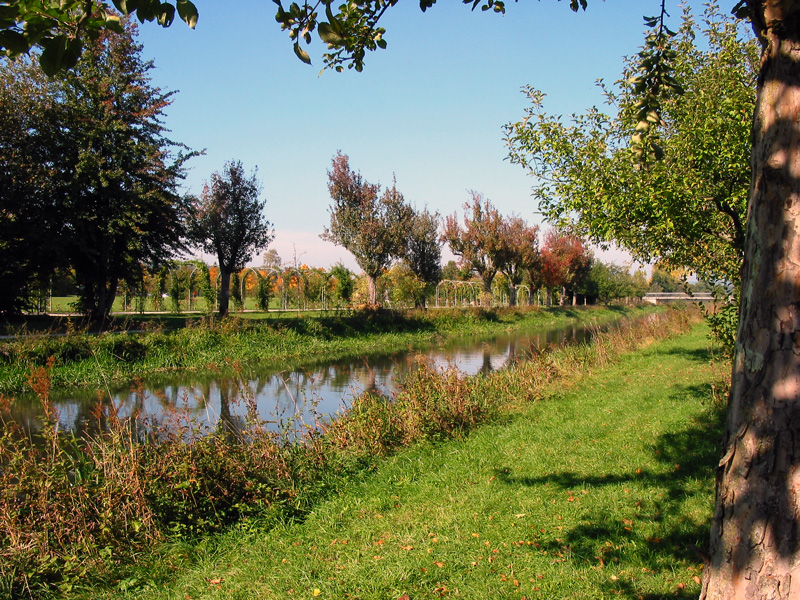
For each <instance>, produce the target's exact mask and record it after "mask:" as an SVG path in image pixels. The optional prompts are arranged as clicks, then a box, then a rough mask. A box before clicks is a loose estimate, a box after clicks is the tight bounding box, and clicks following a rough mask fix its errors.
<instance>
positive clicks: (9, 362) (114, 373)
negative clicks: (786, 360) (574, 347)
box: [0, 306, 662, 395]
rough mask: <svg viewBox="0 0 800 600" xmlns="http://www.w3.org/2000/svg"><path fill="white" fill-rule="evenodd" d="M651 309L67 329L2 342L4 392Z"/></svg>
mask: <svg viewBox="0 0 800 600" xmlns="http://www.w3.org/2000/svg"><path fill="white" fill-rule="evenodd" d="M654 310H662V309H655V308H653V307H633V306H631V307H622V306H617V307H611V308H609V307H575V308H573V307H564V308H550V309H542V310H539V309H523V308H521V309H514V310H509V309H497V310H481V309H470V310H456V309H452V310H451V309H447V310H435V311H434V310H431V311H416V312H407V313H398V312H392V311H380V310H379V311H355V312H347V313H332V314H318V315H313V316H311V315H305V316H299V317H298V316H292V315H287V314H280V315H277V314H274V313H262V314H260V315H257V314H253V315H248V318H239V317H232V318H228V319H224V320H217V319H201V318H198V319H194V320H193V319H188V318H185V317H182V318H181V319H180V321H178V320H176V319H175V318H173V319H171V320H166V321H162V320H140V321H132V322H128V323H121V324H119V327H118V328H117V329H115V330H112V331H105V332H102V333H99V334H98V333H89V332H88V331H84V330H76V329H74V328H71V327H68V326H64V330H63V331H59V334H58V335H51V334H48V333H36V334H20V335H18V336H17V337H16V338H15V339H10V340H5V341H2V342H0V393H2V394H6V395H9V394H17V393H20V392H22V391H26V390H29V389H30V388H29V385H28V376H29V375H30V373H31V371H32V370H33V369H36V368H43V367H48V368H49V373H50V379H51V385H52V386H53V387H80V388H90V389H107V388H108V387H109V386H111V387H114V386H120V385H127V384H129V383H131V382H133V381H134V380H136V379H138V378H142V377H146V376H149V375H154V374H159V373H171V372H180V371H200V370H214V371H220V372H226V371H227V372H229V373H230V374H231V375H234V374H236V373H237V372H238V373H239V374H241V373H242V371H243V370H244V371H246V370H247V368H248V366H249V365H253V364H256V363H259V364H261V365H275V366H277V367H279V368H286V367H287V366H289V365H294V366H296V365H297V364H303V363H304V362H305V363H308V362H310V361H314V360H323V359H328V358H342V357H350V356H361V355H366V354H370V353H374V352H390V351H392V350H396V349H403V348H419V347H421V346H424V345H428V344H431V343H433V342H436V341H437V340H445V339H448V338H452V337H457V336H460V335H462V336H463V335H487V334H490V333H493V332H500V331H507V330H515V329H534V328H538V327H557V326H560V325H564V326H566V325H570V324H573V323H593V322H594V323H604V322H608V321H611V320H613V319H618V318H621V317H626V316H635V315H644V314H650V313H651V312H653V311H654ZM167 327H169V329H168V328H167ZM131 329H134V330H135V331H131Z"/></svg>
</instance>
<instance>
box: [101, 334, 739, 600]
mask: <svg viewBox="0 0 800 600" xmlns="http://www.w3.org/2000/svg"><path fill="white" fill-rule="evenodd" d="M705 336H706V331H705V329H704V328H703V327H699V328H695V330H694V331H693V332H692V333H690V334H688V335H684V336H682V337H680V338H677V339H674V340H670V341H666V342H662V343H659V344H654V345H652V346H650V347H649V348H648V349H645V350H643V351H640V352H637V353H635V354H632V355H628V356H626V357H624V358H623V359H622V360H621V362H619V363H618V364H616V365H614V366H612V367H610V368H607V369H605V370H603V371H602V372H600V373H598V374H595V375H593V376H590V377H587V378H585V379H584V380H583V381H581V382H579V383H577V384H575V385H573V386H572V389H567V390H563V389H562V390H561V391H560V392H557V393H556V394H554V395H553V396H551V397H548V398H547V399H545V400H544V401H541V402H538V403H536V404H533V405H530V406H527V407H524V408H522V409H520V411H519V412H518V413H516V414H514V415H512V416H511V417H509V419H508V420H507V421H506V422H504V423H498V424H495V425H491V426H487V427H484V428H482V429H481V430H479V431H477V432H475V433H474V434H472V435H471V436H469V437H468V438H467V439H465V440H460V441H452V442H447V443H442V444H438V445H430V444H428V445H422V446H420V447H417V448H414V449H411V450H408V451H405V452H402V453H400V454H398V455H396V456H394V457H392V458H390V459H387V460H386V461H385V462H384V463H383V464H382V465H380V466H379V468H378V470H377V473H375V474H374V475H372V476H369V477H367V478H366V479H365V480H364V481H363V482H361V483H359V484H354V485H353V487H351V489H349V490H348V491H347V492H345V493H344V494H342V495H340V496H338V497H336V498H334V499H333V500H331V501H329V502H326V503H324V504H323V505H321V506H320V507H319V508H318V509H317V510H316V511H315V512H314V513H313V514H312V515H311V516H310V517H309V518H308V519H307V520H306V521H305V522H304V523H302V524H295V525H288V526H286V527H283V528H278V529H276V530H273V531H271V532H266V533H265V532H263V531H258V530H248V529H246V528H244V527H243V528H240V529H239V530H236V531H233V532H231V533H229V534H227V535H225V536H223V537H222V538H219V539H217V540H214V541H209V542H207V544H206V545H204V546H201V547H199V548H194V549H193V550H191V551H189V550H186V549H184V548H180V547H177V546H176V547H173V549H172V551H171V552H167V553H166V554H165V556H164V557H163V561H162V563H161V569H163V572H162V575H163V574H164V573H165V572H169V571H170V570H174V571H175V581H174V583H173V584H172V585H171V586H169V587H167V588H160V586H158V587H159V588H160V589H154V588H153V587H150V588H149V589H147V588H148V586H147V585H145V588H144V589H143V588H142V587H141V582H139V585H135V586H134V587H135V588H136V590H135V591H134V592H133V593H134V594H135V595H140V597H148V598H181V599H183V598H314V597H318V598H337V599H338V598H362V599H367V598H374V599H400V598H404V597H405V595H407V596H408V598H410V599H411V600H418V599H422V598H440V597H458V598H474V599H481V598H495V597H497V598H516V599H521V598H546V599H552V598H620V597H621V598H632V599H639V598H641V599H647V600H655V599H656V598H665V597H670V598H672V597H678V598H693V597H696V595H697V593H698V589H699V587H698V585H697V583H696V582H695V581H694V578H696V577H699V575H700V570H701V562H702V561H701V559H700V557H699V555H698V553H697V551H696V550H695V547H698V548H704V547H705V544H706V540H707V537H708V531H707V530H708V527H707V523H708V521H709V518H710V513H711V507H712V499H713V467H714V464H715V461H716V459H717V441H718V439H719V432H720V423H719V414H718V413H719V410H715V409H714V408H713V407H712V404H713V403H712V402H711V395H712V394H711V390H712V384H713V382H715V381H716V380H717V379H718V378H719V377H720V376H724V373H723V372H721V371H720V368H719V367H712V366H710V364H709V360H710V356H709V354H708V352H707V351H706V347H707V338H706V337H705ZM189 553H191V555H192V558H191V559H189V558H188V554H189ZM139 578H140V579H142V580H145V579H147V578H148V576H147V575H146V574H140V575H139ZM128 583H131V584H133V583H134V581H133V580H130V581H129V582H128ZM91 595H92V596H93V597H99V596H102V595H103V594H102V593H101V592H99V591H98V590H94V591H93V592H92V593H91ZM119 595H120V590H119V589H117V590H115V591H113V592H106V596H107V597H119Z"/></svg>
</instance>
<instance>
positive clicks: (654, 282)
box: [650, 265, 681, 292]
mask: <svg viewBox="0 0 800 600" xmlns="http://www.w3.org/2000/svg"><path fill="white" fill-rule="evenodd" d="M650 291H651V292H679V291H681V280H680V278H679V277H676V276H675V275H674V274H673V273H672V272H671V271H670V270H669V269H665V268H664V267H663V266H661V265H655V266H654V267H653V274H652V275H651V276H650Z"/></svg>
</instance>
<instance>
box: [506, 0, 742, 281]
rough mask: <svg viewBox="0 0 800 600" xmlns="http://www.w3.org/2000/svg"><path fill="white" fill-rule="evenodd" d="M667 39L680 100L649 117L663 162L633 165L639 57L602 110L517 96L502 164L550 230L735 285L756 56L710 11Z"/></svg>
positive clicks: (735, 28) (531, 94) (731, 25)
mask: <svg viewBox="0 0 800 600" xmlns="http://www.w3.org/2000/svg"><path fill="white" fill-rule="evenodd" d="M696 38H699V39H702V40H704V43H707V46H708V48H707V49H706V48H704V43H701V42H700V41H699V39H696ZM675 43H676V49H677V52H676V54H675V56H676V58H675V61H674V69H675V73H674V77H675V79H676V80H677V81H680V83H681V85H682V87H683V88H684V93H683V94H681V95H673V96H671V97H668V98H666V99H663V100H662V104H661V107H660V108H661V113H660V114H656V113H653V114H651V115H650V116H649V117H648V118H649V119H651V121H652V126H653V128H654V129H657V130H658V131H657V135H658V142H659V145H660V146H661V147H662V148H663V151H664V158H663V160H658V161H652V160H644V161H643V160H641V159H640V154H641V152H640V148H639V147H638V146H637V143H636V140H637V138H636V136H638V135H640V134H641V133H642V129H643V126H642V124H641V120H640V116H641V115H640V108H641V107H640V91H639V89H638V86H639V81H638V79H637V77H638V75H637V73H638V69H639V68H640V65H639V58H636V59H629V60H627V61H626V63H625V66H624V69H623V73H622V78H621V80H620V81H619V82H617V83H618V89H616V91H615V90H612V89H610V88H608V87H605V88H604V89H605V92H606V97H607V101H608V105H609V107H610V109H611V112H610V114H606V113H604V112H602V111H601V110H599V109H597V108H591V109H589V110H588V111H587V112H586V113H584V114H582V115H572V116H571V117H569V118H568V119H564V118H563V117H561V116H553V115H550V114H548V113H547V112H545V109H544V94H542V93H541V92H539V91H537V90H535V89H534V88H532V87H528V88H526V90H525V93H526V94H527V96H528V98H529V100H530V102H531V106H530V108H528V109H527V110H526V114H525V117H524V118H523V119H522V120H521V121H519V122H517V123H512V124H509V125H507V126H506V128H505V131H506V139H507V143H508V147H509V156H510V159H511V161H512V162H514V163H517V164H520V165H522V166H523V167H525V168H526V169H528V171H529V172H530V173H531V175H533V177H534V179H535V183H534V186H533V196H534V198H536V200H538V203H539V206H540V209H541V210H542V212H543V213H544V214H545V217H546V218H547V219H548V220H550V221H551V222H552V223H554V224H556V225H558V226H562V227H569V228H570V229H571V230H572V231H575V232H576V233H578V234H579V235H581V236H583V237H587V238H588V239H590V240H591V241H593V242H595V243H600V244H604V243H609V242H614V243H616V244H618V245H619V246H621V247H623V248H625V249H626V250H628V251H629V252H630V253H631V254H632V255H633V257H634V258H636V259H637V260H640V261H652V260H659V261H662V262H664V263H665V264H666V265H669V266H673V267H678V266H683V267H686V268H688V269H690V270H692V271H694V272H695V273H697V274H698V275H699V276H700V277H702V278H703V279H709V280H726V281H731V282H735V281H737V280H738V277H739V269H740V266H741V262H742V257H743V247H744V214H745V207H746V202H747V194H748V186H749V181H750V169H749V157H750V128H751V121H752V114H753V108H754V103H755V91H754V90H755V79H756V73H757V64H758V48H757V45H756V43H755V41H754V40H752V39H751V37H749V36H748V35H747V34H746V32H744V31H743V29H742V28H741V27H740V26H739V25H737V23H736V22H735V21H733V19H731V18H726V17H724V16H722V15H721V14H719V13H718V12H717V11H716V9H715V7H714V6H713V5H712V6H710V7H709V8H708V9H707V11H706V13H705V17H704V19H703V27H702V28H700V27H698V26H697V25H696V24H695V22H694V20H693V18H692V16H691V14H690V13H689V12H688V9H687V11H686V12H684V14H683V23H682V26H681V28H680V30H679V31H678V32H677V36H676V38H675ZM638 139H641V138H638Z"/></svg>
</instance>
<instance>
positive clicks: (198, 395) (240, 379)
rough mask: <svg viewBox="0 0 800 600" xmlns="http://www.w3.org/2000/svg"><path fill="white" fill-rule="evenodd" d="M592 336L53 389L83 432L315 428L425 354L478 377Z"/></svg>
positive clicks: (30, 417) (18, 413) (64, 416)
mask: <svg viewBox="0 0 800 600" xmlns="http://www.w3.org/2000/svg"><path fill="white" fill-rule="evenodd" d="M590 335H591V332H590V331H589V329H587V328H585V327H578V326H573V327H568V328H562V329H550V330H542V331H533V332H513V333H506V334H501V335H495V336H493V337H491V338H480V337H471V338H459V339H457V340H453V341H450V342H448V343H447V344H445V345H439V346H435V347H431V348H428V349H426V350H422V351H419V350H418V351H413V352H412V351H406V352H398V353H394V354H388V355H371V356H369V357H361V358H354V359H347V360H340V361H335V362H327V363H325V364H310V365H305V366H303V367H299V368H294V369H285V370H280V371H276V370H259V369H258V368H256V369H252V370H250V371H248V372H246V373H241V374H239V375H238V376H236V377H233V376H231V374H227V375H226V374H222V373H219V372H208V373H204V374H197V373H192V374H182V375H179V376H175V377H174V378H172V379H170V380H168V381H164V380H160V381H159V380H151V381H147V380H146V381H144V382H141V383H139V384H137V386H135V387H134V388H127V389H121V390H112V391H111V393H109V392H106V393H97V394H87V393H85V392H74V391H73V392H67V391H63V390H62V391H58V390H54V391H53V393H52V394H51V399H52V401H53V404H54V406H55V408H56V410H57V411H58V414H59V420H60V426H61V427H63V428H65V429H74V430H76V431H77V432H79V433H82V434H92V433H96V432H98V431H101V430H105V429H106V426H107V423H106V419H107V418H108V415H109V414H110V413H111V412H114V413H115V414H116V415H117V416H119V418H122V419H126V418H129V417H133V416H135V417H137V421H138V422H140V423H141V424H142V425H141V427H143V428H144V429H148V428H149V429H150V430H151V431H152V429H153V426H154V425H156V424H158V425H161V426H164V425H167V426H168V425H169V423H171V422H175V423H188V422H191V423H192V424H193V425H192V427H193V428H194V429H193V431H197V432H198V433H202V432H203V431H205V432H210V431H213V430H215V429H220V428H221V429H222V430H223V431H224V432H225V433H227V434H230V435H234V434H236V432H238V431H243V430H245V429H246V425H247V423H248V421H249V422H253V420H260V421H263V422H266V423H267V424H268V427H270V428H274V429H275V430H282V431H285V430H287V429H289V430H291V429H298V428H299V427H300V426H302V425H304V424H305V425H309V426H314V424H315V422H316V420H317V419H319V418H320V417H330V416H333V415H335V414H336V413H337V412H338V411H340V410H342V409H343V408H344V407H346V405H347V403H348V401H349V400H351V399H352V398H353V397H354V396H357V395H359V394H361V393H363V392H365V391H371V392H375V393H378V394H382V395H387V396H389V395H391V394H392V393H393V392H394V391H395V390H396V382H397V381H399V380H401V379H402V378H403V377H404V375H405V374H406V373H408V372H409V370H410V369H412V368H413V367H414V364H415V363H416V362H417V357H418V356H419V355H420V354H421V355H423V356H424V357H425V358H426V360H427V361H428V362H429V364H431V365H432V366H433V367H434V368H437V369H442V370H443V369H447V368H450V367H455V368H456V369H458V370H459V371H461V372H463V373H465V374H468V375H475V374H477V373H490V372H492V371H496V370H499V369H503V368H505V367H507V366H508V365H510V364H513V363H514V362H515V361H517V360H520V359H522V358H524V357H526V356H529V355H530V354H531V353H532V352H538V351H541V350H542V349H544V348H547V347H550V346H554V345H563V344H566V343H571V342H576V341H578V342H579V341H584V340H586V339H587V338H588V337H590ZM13 415H14V418H15V419H16V420H17V422H19V423H21V424H23V425H24V426H25V427H26V428H30V429H34V430H35V429H38V427H39V424H40V421H41V410H40V408H39V407H38V402H37V401H36V400H35V399H34V398H25V397H22V398H19V399H18V401H17V402H16V403H15V405H14V411H13Z"/></svg>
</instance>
